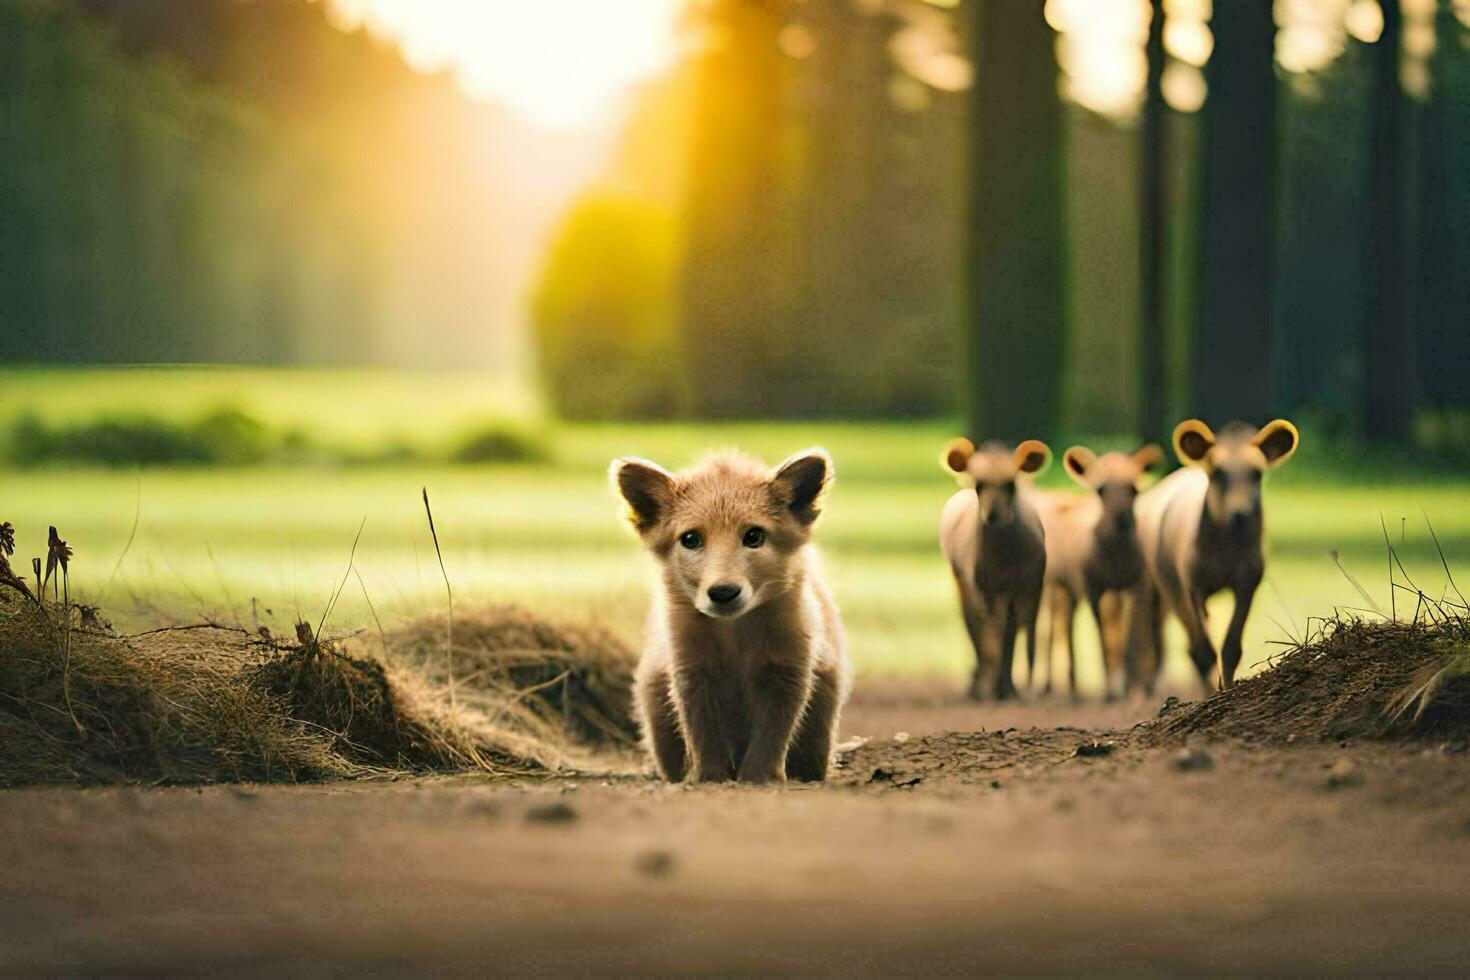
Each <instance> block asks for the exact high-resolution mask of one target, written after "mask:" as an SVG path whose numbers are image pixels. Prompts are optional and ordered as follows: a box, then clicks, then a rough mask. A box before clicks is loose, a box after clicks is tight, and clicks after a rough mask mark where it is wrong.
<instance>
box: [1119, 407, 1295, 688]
mask: <svg viewBox="0 0 1470 980" xmlns="http://www.w3.org/2000/svg"><path fill="white" fill-rule="evenodd" d="M1299 440H1300V437H1299V435H1298V433H1297V430H1296V427H1295V426H1294V425H1292V424H1291V423H1290V422H1287V421H1285V420H1283V419H1277V420H1276V421H1274V422H1271V423H1269V424H1267V425H1266V426H1265V427H1264V428H1262V429H1260V430H1257V429H1256V428H1255V427H1254V426H1250V425H1246V424H1243V423H1239V422H1233V423H1231V424H1230V425H1228V426H1226V427H1225V428H1224V429H1222V430H1221V432H1220V435H1219V436H1218V437H1216V435H1215V433H1214V432H1212V431H1210V428H1209V426H1207V425H1205V424H1204V423H1203V422H1201V421H1199V420H1198V419H1188V420H1186V421H1184V422H1181V423H1179V425H1178V427H1177V428H1176V429H1175V430H1174V449H1175V452H1176V453H1178V455H1179V459H1180V461H1181V462H1183V463H1184V464H1186V465H1185V467H1184V468H1183V469H1181V470H1177V471H1176V472H1174V473H1172V474H1170V475H1169V476H1168V477H1166V478H1165V479H1163V480H1160V481H1159V483H1158V484H1157V485H1156V486H1154V487H1152V488H1151V489H1150V490H1148V491H1147V492H1146V493H1144V494H1143V495H1142V497H1140V498H1139V501H1138V505H1137V512H1138V531H1139V541H1140V543H1141V544H1142V546H1143V557H1144V564H1145V566H1146V567H1147V569H1148V573H1149V587H1148V588H1145V589H1144V590H1143V591H1142V592H1141V593H1140V604H1139V609H1138V612H1137V615H1136V616H1135V622H1136V624H1137V628H1136V629H1135V630H1134V635H1133V641H1134V647H1135V649H1136V651H1137V653H1136V656H1137V657H1138V660H1139V663H1140V665H1141V669H1142V671H1143V684H1144V687H1145V689H1146V690H1151V689H1152V686H1153V681H1154V678H1155V677H1156V676H1157V674H1158V671H1159V666H1160V663H1161V660H1162V649H1163V647H1162V642H1163V620H1164V615H1165V614H1166V613H1168V612H1172V613H1174V614H1175V615H1176V616H1178V617H1179V620H1180V622H1182V623H1183V624H1184V631H1185V633H1186V634H1187V635H1188V637H1189V654H1190V659H1191V660H1193V661H1194V665H1195V668H1196V670H1198V672H1199V676H1200V682H1201V684H1203V685H1204V687H1205V689H1206V690H1207V691H1208V690H1209V689H1210V688H1211V687H1212V686H1213V685H1212V684H1211V679H1212V675H1213V678H1214V679H1215V680H1217V681H1218V683H1219V685H1220V686H1221V687H1222V688H1228V687H1230V686H1231V685H1232V684H1233V683H1234V682H1235V671H1236V669H1237V668H1238V667H1239V665H1240V659H1241V634H1242V633H1243V632H1244V630H1245V623H1246V618H1247V617H1248V616H1249V615H1250V608H1251V602H1252V600H1253V599H1254V598H1255V593H1256V587H1257V586H1258V585H1260V582H1261V576H1262V575H1263V574H1264V572H1265V567H1266V559H1265V552H1264V550H1263V546H1262V539H1263V535H1264V529H1265V521H1264V516H1263V512H1262V506H1261V478H1262V475H1263V474H1264V472H1265V471H1266V470H1267V469H1269V468H1271V467H1274V466H1279V465H1281V464H1282V463H1284V462H1286V461H1287V460H1288V459H1290V458H1291V456H1292V454H1293V453H1295V452H1296V448H1297V445H1298V443H1299ZM1223 589H1229V590H1231V592H1233V593H1234V596H1235V609H1234V611H1233V612H1232V614H1231V617H1230V625H1229V627H1228V628H1227V630H1226V632H1225V642H1224V643H1223V644H1221V646H1220V648H1219V650H1218V651H1217V650H1216V649H1215V646H1214V641H1213V640H1211V638H1210V634H1209V619H1208V616H1207V614H1206V610H1205V600H1207V599H1208V598H1209V597H1210V596H1212V595H1214V594H1215V593H1216V592H1219V591H1221V590H1223Z"/></svg>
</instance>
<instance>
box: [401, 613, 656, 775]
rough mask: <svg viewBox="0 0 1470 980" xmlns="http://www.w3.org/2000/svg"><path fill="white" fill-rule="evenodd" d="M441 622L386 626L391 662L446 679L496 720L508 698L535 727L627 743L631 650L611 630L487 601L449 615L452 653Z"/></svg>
mask: <svg viewBox="0 0 1470 980" xmlns="http://www.w3.org/2000/svg"><path fill="white" fill-rule="evenodd" d="M445 627H446V623H445V621H444V619H443V618H442V617H441V618H432V617H431V618H425V619H420V620H416V621H414V622H411V623H409V624H407V625H406V626H404V627H402V628H401V629H398V630H395V631H393V632H390V633H389V634H388V637H387V645H388V650H389V653H390V655H391V656H392V657H393V659H394V660H395V661H400V662H403V663H404V664H405V665H406V666H407V667H409V668H410V669H412V670H413V672H414V673H415V674H417V675H419V676H422V677H424V678H427V679H429V680H431V681H433V682H434V683H436V684H442V685H445V686H448V685H449V684H451V683H452V684H453V685H454V687H455V690H456V692H457V696H458V698H459V699H460V700H461V701H465V702H467V703H470V704H478V705H480V706H482V707H484V708H486V709H488V710H489V711H490V713H491V714H492V716H497V717H500V718H501V719H502V721H508V720H512V719H511V717H510V716H507V713H506V711H505V705H506V704H507V702H508V701H513V702H514V704H516V705H517V706H519V707H520V708H522V709H524V711H525V712H527V713H529V714H530V715H531V716H532V718H533V720H534V722H535V723H536V727H537V728H540V729H550V730H553V731H555V732H557V733H559V734H560V735H561V736H563V737H565V738H568V739H570V740H572V741H574V742H577V743H579V744H582V745H588V746H609V745H612V746H632V745H635V744H636V743H637V740H638V730H637V728H636V726H635V724H634V721H633V694H632V692H633V667H634V665H635V664H636V663H637V655H636V654H635V653H634V652H633V650H632V649H631V648H630V647H629V646H628V644H626V643H625V642H623V641H622V640H621V639H620V638H619V637H618V636H616V635H615V634H613V633H612V632H611V631H609V630H607V629H604V628H602V627H600V626H597V625H593V624H579V623H566V622H556V621H553V620H549V619H546V618H544V617H541V616H538V615H536V614H534V613H531V612H529V611H527V610H525V609H522V608H520V607H519V606H513V605H506V606H490V607H486V608H484V609H482V610H478V611H476V612H472V613H470V614H469V615H466V616H456V617H455V619H454V636H453V656H452V658H451V657H450V656H447V655H446V647H447V636H446V628H445Z"/></svg>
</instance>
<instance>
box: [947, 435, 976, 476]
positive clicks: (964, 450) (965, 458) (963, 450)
mask: <svg viewBox="0 0 1470 980" xmlns="http://www.w3.org/2000/svg"><path fill="white" fill-rule="evenodd" d="M973 455H975V444H974V443H973V442H971V441H970V440H968V439H966V438H965V437H964V436H960V437H959V438H958V439H956V440H955V441H954V442H952V443H950V444H949V445H948V446H946V447H945V449H944V452H943V453H942V454H941V455H940V457H939V465H940V466H943V467H944V468H945V469H947V470H949V471H950V472H951V473H963V472H965V470H966V469H967V468H968V467H969V465H970V457H971V456H973Z"/></svg>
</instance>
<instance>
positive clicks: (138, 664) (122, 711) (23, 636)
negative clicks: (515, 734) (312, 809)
mask: <svg viewBox="0 0 1470 980" xmlns="http://www.w3.org/2000/svg"><path fill="white" fill-rule="evenodd" d="M216 632H218V633H220V635H217V636H216V635H211V634H214V633H216ZM227 638H228V639H227ZM242 640H243V638H242V637H241V636H239V635H238V634H228V633H226V632H225V631H214V630H210V631H208V633H205V632H192V631H191V632H189V633H185V632H182V631H181V632H179V633H171V634H153V635H151V636H148V637H139V638H137V639H135V640H133V639H129V638H126V637H122V636H119V635H117V634H115V633H114V632H113V631H112V630H111V629H109V628H108V627H107V625H106V624H105V623H103V622H101V621H100V620H98V619H97V618H96V617H95V616H94V615H91V614H89V613H88V612H87V611H85V610H81V609H78V608H77V607H71V608H70V609H67V610H66V612H65V614H64V613H63V608H62V607H60V606H56V605H51V604H47V605H46V606H44V607H43V606H42V605H41V604H40V603H38V602H36V601H34V600H31V599H28V598H26V597H23V596H21V595H20V594H19V593H18V592H17V591H13V590H4V589H0V786H24V785H32V784H37V783H110V782H212V781H257V780H258V781H296V780H311V779H325V778H329V777H333V776H350V775H354V774H356V767H355V766H354V765H353V764H352V763H351V762H350V761H348V760H347V759H344V758H343V757H342V756H340V755H338V754H336V753H334V752H332V751H331V747H330V745H329V744H328V743H327V742H326V741H325V740H324V739H322V738H320V737H319V736H317V735H316V734H314V733H312V732H311V731H309V730H308V729H307V728H306V726H304V725H303V724H301V723H300V722H297V721H295V720H294V719H292V718H290V717H289V716H288V715H286V714H283V713H282V712H281V711H280V710H279V708H278V706H277V705H276V704H275V703H274V702H273V701H272V699H271V697H270V696H269V694H268V693H267V692H265V691H263V690H260V689H258V688H255V687H253V686H252V685H250V684H247V683H242V681H241V659H240V658H241V656H243V655H248V654H250V653H251V652H252V651H251V650H250V648H249V647H248V646H247V645H246V644H245V643H244V642H242Z"/></svg>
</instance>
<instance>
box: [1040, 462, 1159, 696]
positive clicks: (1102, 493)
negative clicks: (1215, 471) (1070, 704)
mask: <svg viewBox="0 0 1470 980" xmlns="http://www.w3.org/2000/svg"><path fill="white" fill-rule="evenodd" d="M1162 459H1163V452H1162V450H1160V449H1159V447H1158V446H1155V445H1153V444H1149V445H1147V446H1144V447H1143V448H1141V449H1139V450H1138V451H1137V452H1134V453H1132V454H1129V453H1116V452H1115V453H1105V454H1103V455H1102V456H1098V455H1097V454H1095V453H1094V452H1092V450H1090V449H1088V448H1087V447H1086V446H1073V447H1072V448H1071V449H1068V450H1067V452H1066V453H1065V454H1064V456H1063V465H1064V466H1065V468H1066V470H1067V474H1068V475H1069V476H1071V477H1072V479H1073V480H1075V481H1076V482H1077V483H1078V484H1080V485H1081V486H1083V487H1084V488H1086V489H1087V491H1088V493H1087V494H1086V495H1085V496H1077V495H1076V494H1070V493H1061V492H1057V491H1051V492H1043V493H1041V494H1039V495H1038V498H1039V499H1038V510H1039V512H1040V514H1041V520H1042V524H1043V526H1044V527H1045V528H1046V605H1047V608H1048V610H1049V612H1050V620H1051V629H1050V631H1049V637H1048V642H1047V644H1046V645H1045V646H1044V647H1043V648H1042V651H1043V652H1042V659H1041V663H1042V665H1043V666H1044V667H1045V668H1046V682H1045V687H1044V690H1045V691H1047V692H1050V691H1051V689H1052V673H1053V671H1054V656H1053V655H1054V653H1055V650H1056V648H1057V647H1058V646H1060V648H1061V651H1062V655H1063V657H1065V659H1066V664H1067V685H1068V690H1070V691H1071V693H1072V694H1073V695H1074V696H1075V695H1076V693H1077V675H1076V663H1075V657H1074V645H1073V623H1074V620H1075V618H1076V612H1077V606H1078V604H1079V603H1081V602H1083V601H1085V602H1086V603H1087V605H1088V608H1090V609H1091V610H1092V614H1093V619H1094V621H1095V622H1096V623H1097V625H1098V631H1099V634H1100V636H1101V639H1102V650H1103V666H1104V670H1105V673H1106V677H1107V694H1108V697H1109V698H1116V697H1119V696H1121V695H1122V694H1123V691H1124V687H1125V685H1126V683H1127V678H1128V675H1129V673H1130V671H1129V670H1128V666H1129V665H1128V663H1127V659H1128V657H1127V654H1128V644H1129V633H1130V630H1131V627H1132V619H1133V609H1134V606H1135V605H1136V593H1137V590H1138V588H1139V585H1140V584H1141V583H1142V582H1143V580H1144V567H1143V555H1142V554H1141V551H1140V548H1139V544H1138V534H1137V531H1136V527H1135V521H1134V513H1133V507H1134V501H1135V498H1136V497H1137V495H1138V487H1139V484H1140V482H1142V480H1143V479H1144V476H1145V474H1146V473H1147V472H1148V470H1150V469H1152V468H1153V467H1154V466H1156V465H1157V464H1158V463H1159V462H1160V461H1161V460H1162Z"/></svg>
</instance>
